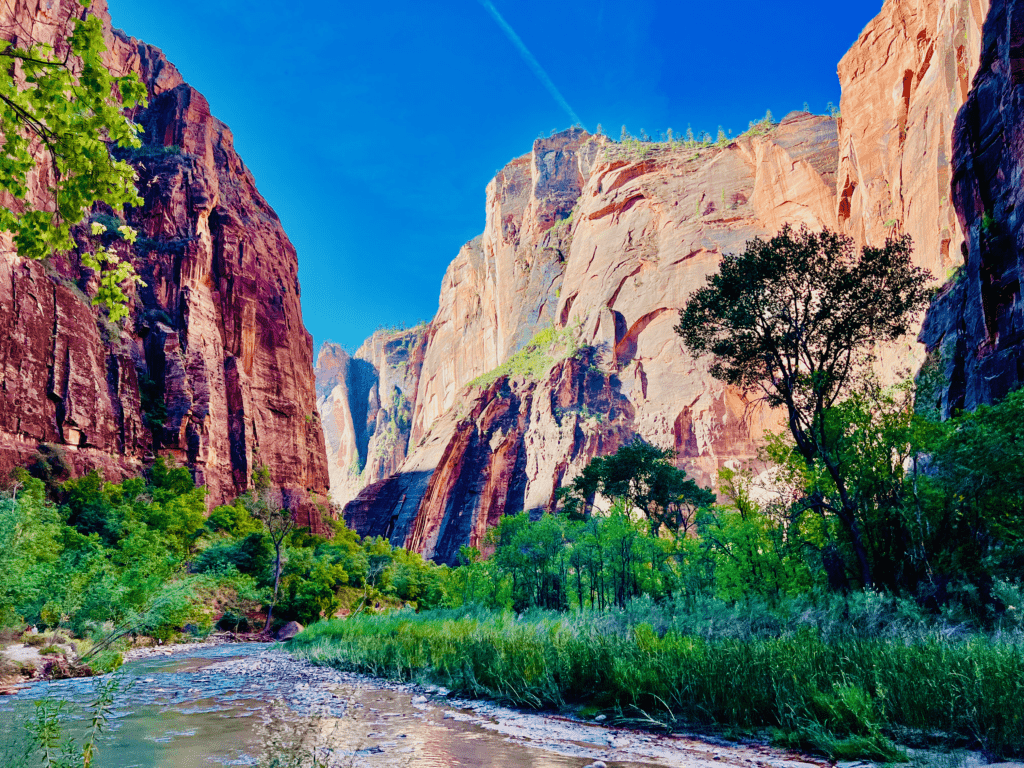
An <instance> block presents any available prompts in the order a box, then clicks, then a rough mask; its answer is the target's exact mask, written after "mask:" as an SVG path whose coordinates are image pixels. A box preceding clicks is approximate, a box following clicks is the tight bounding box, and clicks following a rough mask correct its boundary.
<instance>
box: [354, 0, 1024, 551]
mask: <svg viewBox="0 0 1024 768" xmlns="http://www.w3.org/2000/svg"><path fill="white" fill-rule="evenodd" d="M1002 5H1003V4H1002V3H997V4H996V6H995V7H993V9H992V10H991V12H990V5H989V0H941V1H940V2H931V1H930V0H887V2H885V4H884V6H883V8H882V10H881V12H880V13H879V15H878V16H877V17H876V18H875V19H874V20H872V21H871V22H870V23H869V24H868V25H867V26H866V27H865V29H864V31H863V33H862V34H861V35H860V37H859V38H858V40H857V42H856V43H855V44H854V45H853V47H852V48H851V49H850V51H849V53H848V54H847V55H846V56H845V57H844V58H843V60H842V61H841V62H840V63H839V67H838V74H839V78H840V82H841V85H842V100H841V116H838V119H837V120H836V121H833V120H830V119H827V118H821V117H813V116H810V115H804V114H794V115H791V116H789V117H787V119H785V120H784V121H783V122H782V123H781V124H780V125H778V126H775V127H774V128H772V129H771V130H770V131H768V132H767V134H766V135H765V134H764V132H762V131H760V130H758V131H754V132H752V134H748V135H746V136H744V137H741V138H740V139H739V140H737V141H735V142H733V143H731V144H730V145H729V146H727V147H718V148H702V149H689V150H686V149H682V148H678V147H677V148H666V147H665V146H664V145H637V144H634V145H632V146H631V147H630V148H626V147H620V146H618V145H615V144H611V143H609V142H608V141H607V140H606V139H604V138H603V137H588V136H586V135H585V134H582V133H580V132H578V131H572V132H566V133H563V134H559V135H557V136H554V137H552V138H550V139H544V140H539V141H538V142H536V143H535V146H534V149H533V152H532V153H531V154H530V155H527V156H523V157H521V158H519V159H517V160H515V161H513V162H512V163H510V164H509V165H508V166H507V167H506V168H505V169H503V170H502V171H501V172H499V174H498V175H497V176H496V177H495V179H494V180H493V181H492V182H491V184H490V185H489V187H488V190H487V224H486V228H485V231H484V233H483V235H482V236H481V237H480V238H478V239H477V240H474V241H473V242H471V243H469V244H467V245H466V246H465V247H464V248H463V250H462V252H461V253H460V254H459V256H458V257H457V258H456V259H455V261H453V263H452V265H451V267H450V268H449V270H448V273H447V274H446V276H445V280H444V283H443V285H442V291H441V297H440V309H439V312H438V316H437V318H435V320H434V321H433V322H432V323H431V325H430V328H429V329H428V331H427V335H426V346H425V354H424V365H423V368H422V369H421V378H420V380H419V382H418V384H417V387H416V397H415V405H414V412H415V417H414V421H413V428H412V435H411V440H410V443H409V456H408V458H407V459H406V461H405V463H404V464H403V465H402V466H401V468H400V469H399V471H398V472H397V473H395V474H393V475H391V476H387V475H386V474H378V475H374V476H372V477H369V476H367V477H364V478H363V480H364V481H365V482H369V483H370V485H368V486H367V487H366V488H364V489H363V490H362V492H360V493H359V495H358V496H357V497H356V498H355V499H354V500H352V501H351V502H350V503H349V504H348V505H347V507H346V509H345V516H346V519H347V520H348V521H349V523H350V524H351V525H353V526H355V527H356V529H357V530H359V531H360V532H364V533H370V534H373V535H383V536H386V537H389V538H390V539H391V541H392V542H394V543H397V544H405V545H406V546H409V547H411V548H414V549H416V550H418V551H420V552H423V553H424V554H426V555H428V556H431V557H434V558H435V559H437V560H441V561H445V562H453V561H454V559H455V557H456V554H457V549H458V547H459V546H460V545H462V544H472V545H475V546H479V545H480V544H481V543H482V541H483V535H484V533H485V532H486V530H487V528H488V527H489V526H491V525H493V524H494V523H495V522H496V520H497V519H498V518H499V517H500V515H501V514H504V513H506V512H515V511H518V510H520V509H528V510H542V509H552V508H553V506H554V491H555V489H556V488H557V487H558V486H559V485H560V484H562V483H564V482H565V481H567V480H568V479H571V477H572V476H573V475H574V474H575V473H576V472H578V471H579V469H580V468H581V467H582V466H583V465H584V464H585V463H586V461H588V460H589V459H590V458H591V457H593V456H595V455H599V454H602V453H609V452H611V451H614V450H615V449H616V448H617V447H618V446H619V445H621V444H622V443H623V442H625V441H628V440H630V439H633V438H634V437H636V436H639V437H641V438H643V439H645V440H648V441H650V442H652V443H654V444H656V445H659V446H663V447H667V448H672V449H674V450H675V451H676V452H677V455H678V458H679V465H680V466H681V467H683V468H685V469H686V470H687V471H688V472H689V473H690V474H691V475H693V476H694V477H696V478H697V479H698V480H699V481H700V482H702V483H704V484H708V483H710V482H712V481H713V478H714V473H715V471H716V470H717V469H718V468H719V467H721V466H723V465H727V464H730V465H735V464H738V463H742V462H745V461H749V460H751V459H753V458H754V457H755V456H756V451H757V446H758V444H759V440H760V437H761V435H762V434H763V432H764V431H765V430H766V429H771V428H778V427H779V423H778V421H777V417H776V416H775V415H774V414H772V413H769V412H766V411H765V410H764V409H763V408H762V407H761V406H760V405H759V404H758V403H754V402H749V401H748V400H747V399H746V398H745V397H744V396H743V395H742V394H741V393H739V392H736V391H733V390H731V389H729V388H726V387H723V386H722V385H721V384H719V383H718V382H715V381H714V380H713V379H711V377H710V376H709V374H708V372H707V361H704V360H694V359H692V358H691V357H690V356H689V355H688V354H687V353H686V352H685V350H684V349H683V348H682V345H681V344H680V342H679V339H678V338H677V337H676V335H675V334H674V332H673V330H672V326H673V325H674V324H675V322H676V318H677V314H678V312H677V311H678V309H679V307H681V306H682V305H683V303H684V302H685V300H686V297H687V296H688V294H689V293H690V292H691V291H692V290H693V289H694V288H696V287H697V286H699V285H701V284H702V283H703V280H704V278H705V276H706V275H707V274H708V273H709V272H711V271H713V270H714V269H716V268H717V264H718V260H719V258H720V256H721V254H723V253H727V252H733V251H738V250H741V249H742V248H743V246H744V244H745V242H746V241H747V240H749V239H750V238H752V237H755V236H759V235H769V234H774V233H775V232H776V231H778V229H779V228H780V227H781V226H782V225H783V224H785V223H792V224H797V225H798V224H807V225H808V226H809V227H812V228H817V227H821V226H829V227H832V228H836V229H838V230H840V231H842V232H845V233H847V234H849V235H850V236H851V237H853V239H854V240H855V242H856V243H857V245H858V246H863V245H873V246H878V245H882V244H884V242H885V240H886V238H888V237H892V236H898V235H900V234H904V233H906V234H909V235H911V237H912V238H913V241H914V245H915V251H914V259H915V261H916V263H917V264H918V265H919V266H922V267H924V268H926V269H928V270H929V271H930V272H931V273H932V275H933V277H934V279H935V282H936V284H937V285H940V284H943V283H948V284H947V285H945V286H944V287H943V288H942V292H941V293H940V297H939V299H938V301H937V302H936V304H935V305H933V308H932V310H931V312H930V314H929V318H928V322H927V323H926V325H925V329H924V332H923V334H922V336H921V339H920V340H917V339H914V338H907V339H905V340H903V341H902V342H899V343H896V344H893V345H891V346H889V347H887V348H885V349H879V350H877V351H878V353H879V356H880V360H881V369H882V373H883V375H884V376H886V377H887V378H890V379H896V378H901V377H902V376H905V375H907V373H909V372H913V371H916V370H918V368H919V367H920V365H921V363H922V361H923V360H924V359H925V349H926V346H925V345H927V348H928V349H930V350H931V355H932V358H933V364H930V366H929V368H928V369H927V370H928V371H932V372H933V373H930V374H929V375H930V376H931V380H934V379H935V378H936V377H937V379H938V381H939V382H940V383H939V385H938V386H937V387H936V395H935V396H936V398H937V399H938V401H939V403H938V404H939V405H940V407H941V408H942V409H943V412H944V413H946V414H948V413H949V412H950V410H951V404H952V410H955V408H956V407H963V405H964V404H966V405H967V407H971V405H972V404H976V403H978V402H985V401H988V400H991V399H992V397H995V396H998V392H997V390H998V391H999V392H1005V391H1007V389H1008V388H1010V387H1012V386H1015V385H1016V382H1017V381H1018V380H1019V379H1020V376H1021V373H1020V365H1019V363H1018V362H1017V361H1018V360H1020V354H1019V351H1018V346H1017V345H1018V344H1019V335H1020V329H1021V328H1022V327H1024V323H1022V322H1021V320H1020V319H1019V312H1020V310H1019V306H1020V302H1019V298H1018V297H1019V281H1018V280H1017V275H1018V273H1019V268H1018V266H1017V261H1016V256H1015V254H1016V253H1018V252H1019V251H1015V250H1013V249H1014V247H1015V245H1014V243H1015V238H1016V237H1017V233H1018V228H1017V226H1016V219H1015V218H1014V214H1013V211H1014V210H1015V207H1014V206H1015V200H1014V194H1016V193H1015V192H1010V191H1008V189H1009V188H1012V189H1014V190H1015V189H1017V188H1019V184H1018V183H1017V182H1018V181H1019V179H1020V174H1019V170H1018V169H1019V165H1018V164H1016V163H1017V161H1016V160H1014V159H1013V150H1012V149H1011V148H1012V147H1013V146H1014V144H1013V141H1014V140H1015V133H1013V129H1012V122H1011V121H1012V120H1015V119H1016V112H1015V110H1016V109H1017V107H1016V102H1014V99H1015V98H1016V92H1015V91H1014V90H1013V87H1014V80H1013V77H1014V75H1013V74H1012V73H1014V72H1015V71H1016V70H1015V67H1016V66H1017V65H1016V64H1015V63H1014V61H1015V60H1014V58H1013V57H1014V54H1015V52H1016V51H1017V48H1015V47H1014V46H1015V45H1017V42H1016V41H1017V40H1019V36H1017V37H1015V36H1014V34H1015V33H1014V29H1015V27H1014V26H1013V25H1014V23H1015V21H1014V19H1013V18H1012V13H1011V11H1010V10H1008V9H1005V8H1003V7H1002ZM1007 5H1008V6H1009V5H1010V4H1007ZM986 19H988V22H986ZM983 25H985V39H984V41H983V39H982V27H983ZM995 28H998V31H997V30H996V29H995ZM983 53H984V61H983V63H982V65H981V72H982V74H980V75H979V81H978V82H977V83H975V85H974V89H973V90H972V87H971V80H972V78H973V77H974V74H975V72H976V71H978V69H979V61H982V58H983ZM986 70H991V71H992V73H993V74H990V75H985V72H986ZM986 78H987V79H986ZM965 102H966V103H967V106H966V107H964V104H965ZM972 105H973V106H972ZM962 107H963V109H961V108H962ZM958 112H959V113H960V114H959V117H958V116H957V115H958ZM990 113H991V114H1004V115H1006V119H1004V120H1003V121H1002V122H1000V121H999V120H997V119H994V118H991V117H981V116H984V115H989V114H990ZM965 115H974V117H965ZM954 123H955V125H956V131H955V133H954ZM1004 123H1005V124H1004ZM758 134H761V135H758ZM994 145H997V146H999V147H1001V149H999V150H998V152H997V153H996V154H993V153H992V152H991V151H987V150H988V148H990V147H992V146H994ZM1009 179H1012V180H1013V183H1012V184H1010V183H1007V180H1009ZM951 181H952V184H953V187H954V191H953V193H952V194H951V189H950V187H951ZM997 183H998V184H1002V185H1004V186H1005V187H1007V188H1008V189H1002V188H999V189H997V187H996V184H997ZM993 221H995V222H1000V223H999V224H997V225H993V224H992V222H993ZM965 261H966V266H965V268H964V269H963V270H959V267H960V265H961V264H963V263H964V262H965ZM957 275H961V278H960V280H959V281H957V280H956V279H955V278H956V276H957ZM972 286H973V287H972ZM968 305H969V306H968ZM965 307H966V308H967V309H965ZM1015 312H1016V313H1017V314H1014V313H1015ZM552 322H553V324H554V326H555V328H558V329H561V330H562V332H563V333H565V332H571V333H573V334H574V335H575V337H576V338H577V341H578V343H579V344H581V345H583V351H582V352H578V353H576V354H575V355H561V356H560V355H559V354H555V355H554V358H555V359H554V360H553V362H554V364H553V366H552V367H551V368H550V369H549V370H548V372H547V373H546V374H545V375H543V376H541V377H539V378H538V377H534V378H533V379H532V380H531V379H530V378H529V377H523V376H518V377H517V376H515V375H512V374H514V370H513V369H514V368H515V366H514V365H512V363H513V362H514V361H515V358H512V359H511V360H510V356H512V355H513V353H515V352H516V351H517V350H520V349H522V347H523V344H524V343H525V342H526V340H527V339H528V338H530V335H531V334H533V333H536V332H537V331H538V329H540V328H543V327H544V326H545V325H546V324H547V323H552ZM968 337H969V338H968ZM920 341H924V342H925V344H921V343H920ZM971 344H973V345H974V346H973V347H972V349H974V350H975V351H974V352H973V353H971V354H973V357H972V356H971V355H969V354H965V351H964V350H965V349H966V348H967V347H969V346H970V345H971ZM979 350H980V351H979ZM559 357H561V358H562V359H558V358H559ZM501 364H504V368H503V369H502V370H504V371H506V372H508V373H509V374H510V375H507V376H502V377H499V378H498V380H497V381H493V382H491V381H490V380H488V379H487V377H485V381H483V382H482V383H481V384H480V385H478V386H467V385H468V384H470V382H471V381H472V380H473V379H474V377H479V376H481V374H483V373H484V372H485V371H487V370H489V369H493V368H495V367H496V366H498V365H501ZM939 369H941V370H939ZM936 370H938V373H934V371H936ZM922 381H924V380H922ZM943 382H945V383H943ZM949 382H952V383H951V384H950V383H949ZM993 382H995V384H993ZM926 389H927V387H926V385H925V384H924V383H923V384H922V391H926ZM983 390H984V391H983ZM972 393H973V394H972ZM958 404H959V405H958Z"/></svg>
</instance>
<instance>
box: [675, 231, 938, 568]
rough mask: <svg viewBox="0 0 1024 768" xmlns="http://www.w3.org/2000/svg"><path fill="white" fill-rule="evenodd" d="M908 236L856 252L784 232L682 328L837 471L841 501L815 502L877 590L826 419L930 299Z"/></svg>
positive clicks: (725, 268) (811, 457) (756, 249)
mask: <svg viewBox="0 0 1024 768" xmlns="http://www.w3.org/2000/svg"><path fill="white" fill-rule="evenodd" d="M910 256H911V242H910V238H909V237H907V236H904V237H901V238H896V239H890V240H887V241H886V243H885V245H884V246H883V247H881V248H875V247H865V248H863V249H862V250H861V252H860V253H857V252H856V249H855V248H854V244H853V241H852V240H851V239H850V238H848V237H846V236H844V235H841V234H837V233H834V232H830V231H829V230H827V229H826V230H823V231H821V232H810V231H808V230H807V229H806V228H801V229H800V230H799V231H794V230H793V229H792V228H790V227H789V226H786V227H784V228H783V229H782V231H781V232H780V233H779V234H778V235H776V236H775V237H773V238H770V239H768V240H762V239H760V238H756V239H754V240H751V241H750V242H748V243H747V246H746V250H744V252H743V253H740V254H735V255H728V256H725V257H724V258H723V259H722V264H721V269H720V271H719V272H718V273H717V274H714V275H711V276H710V277H709V278H708V281H707V284H706V285H705V286H704V287H702V288H699V289H698V290H697V291H696V292H695V293H694V294H693V295H692V296H691V297H690V300H689V301H688V302H687V305H686V307H685V308H684V309H683V310H681V312H680V318H679V324H678V325H677V326H676V331H677V333H679V335H680V336H682V338H683V341H684V342H685V344H686V346H687V347H688V348H689V349H690V351H691V352H693V353H694V354H695V355H705V354H711V355H712V356H713V361H712V363H711V375H712V376H714V377H715V378H716V379H719V380H721V381H724V382H727V383H729V384H732V385H735V386H737V387H739V388H741V389H743V390H746V391H748V392H759V393H761V394H762V395H763V397H764V399H765V400H766V401H767V402H768V404H770V405H772V406H775V407H782V408H785V410H786V415H787V417H788V423H789V429H790V432H791V433H792V436H793V440H794V442H795V447H796V450H797V452H798V453H799V455H800V456H801V457H802V458H803V460H804V461H805V462H806V464H807V466H808V467H809V468H810V469H812V470H813V471H819V470H820V471H822V472H824V473H826V474H827V475H828V477H829V478H830V480H831V482H832V484H833V485H834V488H835V494H834V497H828V498H826V496H825V495H824V494H822V493H821V492H820V491H814V492H813V493H812V495H811V498H810V499H809V500H808V501H809V502H810V504H811V506H812V507H814V508H815V509H817V510H818V511H819V512H821V513H822V514H827V513H831V514H834V515H835V516H836V517H838V519H839V520H840V521H841V522H842V525H843V527H844V528H845V530H846V532H847V534H848V536H849V540H850V546H851V547H852V550H853V553H854V556H855V558H856V561H857V572H858V577H859V580H860V581H861V583H862V584H863V585H864V586H870V585H871V584H872V582H873V578H872V568H871V562H870V558H869V554H868V546H867V543H866V541H865V536H864V531H863V525H862V523H861V521H860V520H859V519H858V515H857V501H856V499H855V495H854V494H853V493H851V488H850V478H849V477H847V474H846V472H845V471H844V466H843V462H842V450H841V440H842V434H843V433H842V431H840V430H836V429H834V428H831V427H830V424H829V421H828V419H827V418H826V413H827V412H828V411H829V409H831V408H833V407H834V406H835V405H836V404H838V403H839V401H840V400H841V398H842V397H843V396H844V394H846V393H848V392H849V391H850V387H851V385H852V383H853V382H854V380H855V378H856V377H857V375H858V374H859V373H860V372H862V371H864V370H865V368H866V366H867V365H868V364H869V362H870V358H871V350H872V349H873V348H874V347H875V345H877V344H879V343H884V342H887V341H892V340H894V339H898V338H900V337H902V336H905V335H906V334H907V333H908V332H909V331H910V330H911V326H912V323H913V318H914V316H915V314H916V313H917V312H918V311H920V310H921V309H923V308H924V307H925V305H926V304H927V301H928V295H929V293H928V288H927V283H928V279H929V274H928V272H926V271H925V270H923V269H920V268H918V267H915V266H914V265H913V264H912V263H911V259H910Z"/></svg>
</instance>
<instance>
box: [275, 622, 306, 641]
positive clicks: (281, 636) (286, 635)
mask: <svg viewBox="0 0 1024 768" xmlns="http://www.w3.org/2000/svg"><path fill="white" fill-rule="evenodd" d="M303 629H304V627H303V626H302V625H301V624H299V622H297V621H289V622H288V623H287V624H285V625H284V626H283V627H281V628H280V629H279V630H277V632H276V633H275V635H274V637H275V638H277V639H278V640H281V641H284V640H291V639H292V638H293V637H295V636H296V635H297V634H299V632H301V631H302V630H303Z"/></svg>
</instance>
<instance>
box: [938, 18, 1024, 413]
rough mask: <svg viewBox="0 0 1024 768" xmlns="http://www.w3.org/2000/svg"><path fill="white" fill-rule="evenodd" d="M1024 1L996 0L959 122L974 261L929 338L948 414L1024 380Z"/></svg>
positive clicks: (962, 191) (965, 217)
mask: <svg viewBox="0 0 1024 768" xmlns="http://www.w3.org/2000/svg"><path fill="white" fill-rule="evenodd" d="M1022 41H1024V10H1022V9H1021V7H1020V4H1018V3H1013V2H1007V1H1006V0H993V2H992V8H991V10H990V11H989V14H988V19H987V21H986V22H985V27H984V37H983V41H982V56H981V66H980V67H979V69H978V74H977V77H976V78H975V79H974V83H973V86H972V88H971V91H970V95H969V97H968V99H967V102H966V103H965V104H964V106H963V107H962V108H961V110H960V112H959V114H958V115H957V118H956V125H955V128H954V132H953V157H954V161H953V202H954V204H955V205H956V210H957V213H958V215H959V219H960V225H961V227H962V229H963V231H964V232H965V233H966V237H967V240H966V249H965V250H966V263H965V264H964V267H963V269H962V270H961V271H960V272H959V273H958V274H957V275H956V277H955V279H954V280H952V281H951V282H950V283H949V284H947V285H946V286H944V288H943V290H942V292H941V293H940V294H939V295H938V297H937V298H936V300H935V301H934V302H933V303H932V306H931V308H930V310H929V313H928V318H927V320H926V322H925V327H924V330H923V332H922V334H921V336H922V340H923V341H924V342H925V343H926V344H927V345H928V349H929V352H930V354H931V356H932V363H933V364H934V369H933V370H931V371H927V370H926V373H928V374H930V376H928V377H925V378H926V380H927V379H929V378H930V379H931V380H932V381H933V382H934V391H933V393H932V394H933V397H934V405H935V407H936V408H937V409H938V410H939V412H940V413H941V414H942V415H943V416H949V415H950V414H953V413H956V412H957V411H959V410H963V409H966V410H972V409H974V408H975V407H977V406H978V405H979V404H981V403H992V402H994V401H997V400H999V399H1001V398H1002V397H1004V396H1005V395H1006V394H1007V393H1008V392H1011V391H1013V390H1014V389H1017V388H1018V387H1020V386H1021V383H1022V382H1024V305H1022V304H1021V287H1020V286H1021V276H1022V274H1024V263H1022V254H1024V184H1022V181H1021V180H1022V177H1024V48H1022Z"/></svg>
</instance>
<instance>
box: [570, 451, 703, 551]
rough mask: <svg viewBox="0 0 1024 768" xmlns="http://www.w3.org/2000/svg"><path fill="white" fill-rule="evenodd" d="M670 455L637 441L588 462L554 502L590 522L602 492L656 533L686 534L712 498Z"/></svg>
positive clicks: (672, 453) (668, 452) (672, 452)
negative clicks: (639, 516) (641, 517)
mask: <svg viewBox="0 0 1024 768" xmlns="http://www.w3.org/2000/svg"><path fill="white" fill-rule="evenodd" d="M674 456H675V452H674V451H671V450H668V449H664V448H657V447H656V446H653V445H650V444H649V443H646V442H644V441H643V440H640V439H639V438H638V439H636V440H634V441H633V442H631V443H629V444H627V445H625V446H623V447H622V448H620V449H619V450H618V451H616V452H615V453H614V454H612V455H610V456H598V457H596V458H594V459H592V460H591V461H590V462H589V463H588V464H587V466H586V467H585V468H584V469H583V471H582V472H581V473H580V475H579V476H578V477H577V478H576V479H575V480H573V482H572V483H570V484H569V485H567V486H564V487H562V488H559V489H558V492H557V495H558V498H559V500H560V501H561V502H562V503H563V506H564V508H565V509H566V511H568V512H569V513H570V514H572V515H574V516H581V517H584V518H588V517H590V510H591V505H592V504H593V502H594V496H595V495H596V494H598V493H600V494H603V495H604V496H606V497H608V498H610V499H613V500H615V501H619V502H621V503H622V505H623V506H624V508H625V509H627V510H633V509H636V510H639V511H640V512H641V514H643V515H644V516H646V517H647V519H648V520H649V521H650V524H651V533H652V534H654V535H656V534H657V532H658V530H659V529H660V528H661V527H662V526H664V527H665V528H666V529H668V530H669V531H678V532H680V533H683V534H685V533H686V532H687V530H689V528H690V525H691V524H692V523H693V521H694V517H695V513H696V510H697V509H698V508H701V507H707V506H709V505H711V504H712V503H714V501H715V495H714V494H713V493H711V491H709V490H707V489H705V488H701V487H699V486H698V485H697V484H696V483H695V482H694V481H693V480H690V479H688V478H687V477H686V473H685V472H683V471H681V470H679V469H677V468H676V467H675V466H674V465H673V464H672V459H673V458H674Z"/></svg>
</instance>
